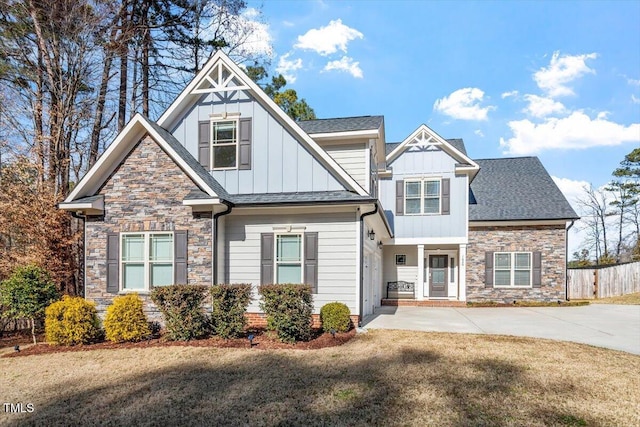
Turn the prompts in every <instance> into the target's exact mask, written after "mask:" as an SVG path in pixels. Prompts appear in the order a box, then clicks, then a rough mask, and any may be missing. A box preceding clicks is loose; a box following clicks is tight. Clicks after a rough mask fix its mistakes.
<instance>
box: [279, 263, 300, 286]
mask: <svg viewBox="0 0 640 427" xmlns="http://www.w3.org/2000/svg"><path fill="white" fill-rule="evenodd" d="M301 279H302V266H301V265H300V264H279V265H278V271H277V278H276V281H277V282H278V283H301V282H300V281H301Z"/></svg>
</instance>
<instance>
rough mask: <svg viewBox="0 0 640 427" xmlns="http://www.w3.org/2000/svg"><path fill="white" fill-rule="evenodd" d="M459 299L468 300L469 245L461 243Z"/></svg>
mask: <svg viewBox="0 0 640 427" xmlns="http://www.w3.org/2000/svg"><path fill="white" fill-rule="evenodd" d="M458 276H459V277H458V286H459V287H460V289H459V292H458V299H459V300H460V301H466V300H467V245H465V244H461V245H460V255H459V259H458Z"/></svg>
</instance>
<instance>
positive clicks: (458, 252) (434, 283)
mask: <svg viewBox="0 0 640 427" xmlns="http://www.w3.org/2000/svg"><path fill="white" fill-rule="evenodd" d="M466 251H467V245H466V243H448V244H447V243H442V244H433V243H418V244H414V245H385V246H384V248H383V259H384V261H383V262H384V268H383V271H384V279H383V283H382V288H383V289H382V293H381V294H382V305H394V306H432V307H433V306H464V305H465V301H466V280H465V277H466V269H465V260H466Z"/></svg>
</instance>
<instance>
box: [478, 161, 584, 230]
mask: <svg viewBox="0 0 640 427" xmlns="http://www.w3.org/2000/svg"><path fill="white" fill-rule="evenodd" d="M475 161H476V162H477V163H478V165H480V171H479V172H478V174H477V175H476V177H475V179H474V180H473V182H472V183H471V188H470V192H469V220H470V221H508V220H511V221H514V220H548V219H577V218H578V215H577V214H576V213H575V211H574V210H573V208H572V207H571V205H570V204H569V202H568V201H567V199H566V198H565V197H564V195H563V194H562V192H561V191H560V189H559V188H558V186H557V185H556V183H555V182H554V181H553V179H551V177H550V176H549V173H548V172H547V170H546V169H545V168H544V166H543V165H542V163H541V162H540V160H539V159H538V158H537V157H516V158H504V159H480V160H475Z"/></svg>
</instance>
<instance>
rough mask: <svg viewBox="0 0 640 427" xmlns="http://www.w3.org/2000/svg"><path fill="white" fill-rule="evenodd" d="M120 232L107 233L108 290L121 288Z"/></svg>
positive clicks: (115, 291) (111, 292)
mask: <svg viewBox="0 0 640 427" xmlns="http://www.w3.org/2000/svg"><path fill="white" fill-rule="evenodd" d="M119 272H120V233H108V234H107V292H109V293H110V294H117V293H118V291H119V290H120V284H119V282H120V274H119Z"/></svg>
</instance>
